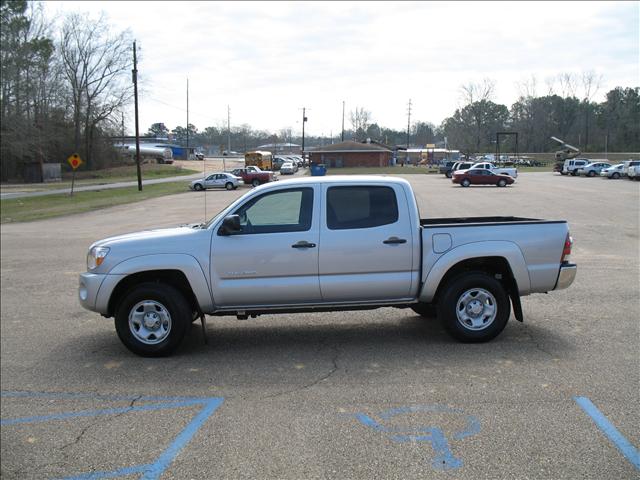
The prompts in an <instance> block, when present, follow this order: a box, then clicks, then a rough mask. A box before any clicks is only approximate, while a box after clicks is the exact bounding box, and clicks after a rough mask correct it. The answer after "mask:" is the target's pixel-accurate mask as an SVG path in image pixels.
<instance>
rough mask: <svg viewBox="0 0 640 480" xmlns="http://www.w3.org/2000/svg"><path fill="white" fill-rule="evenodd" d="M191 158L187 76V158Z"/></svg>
mask: <svg viewBox="0 0 640 480" xmlns="http://www.w3.org/2000/svg"><path fill="white" fill-rule="evenodd" d="M185 160H189V77H187V158H185Z"/></svg>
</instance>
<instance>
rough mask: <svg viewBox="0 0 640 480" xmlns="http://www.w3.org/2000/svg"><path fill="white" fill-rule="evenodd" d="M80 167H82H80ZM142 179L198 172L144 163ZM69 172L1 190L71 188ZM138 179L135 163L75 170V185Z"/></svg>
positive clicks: (8, 185) (5, 185) (5, 187)
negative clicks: (50, 179) (58, 179)
mask: <svg viewBox="0 0 640 480" xmlns="http://www.w3.org/2000/svg"><path fill="white" fill-rule="evenodd" d="M81 168H82V167H81ZM140 170H141V174H142V179H143V180H151V179H156V178H167V177H179V176H183V175H191V174H193V173H200V172H199V171H198V170H191V169H188V168H182V167H180V166H178V165H158V164H155V163H145V164H143V165H141V166H140ZM71 177H72V173H71V172H63V173H62V181H61V182H55V183H32V184H29V185H27V186H25V185H11V184H10V183H9V184H3V185H2V190H3V191H5V192H11V191H20V192H41V191H46V190H57V189H60V188H71ZM137 179H138V172H137V169H136V166H135V165H126V166H122V167H114V168H105V169H103V170H91V171H82V170H80V171H78V172H76V181H75V185H76V186H78V187H81V186H85V185H104V184H106V183H117V182H130V181H134V180H137Z"/></svg>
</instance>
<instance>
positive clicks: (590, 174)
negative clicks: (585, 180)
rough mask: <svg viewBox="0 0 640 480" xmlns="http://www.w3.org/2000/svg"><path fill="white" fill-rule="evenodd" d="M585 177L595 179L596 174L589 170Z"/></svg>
mask: <svg viewBox="0 0 640 480" xmlns="http://www.w3.org/2000/svg"><path fill="white" fill-rule="evenodd" d="M587 175H588V176H590V177H595V175H596V172H595V171H593V170H589V173H587Z"/></svg>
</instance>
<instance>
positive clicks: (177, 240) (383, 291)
mask: <svg viewBox="0 0 640 480" xmlns="http://www.w3.org/2000/svg"><path fill="white" fill-rule="evenodd" d="M571 244H572V240H571V237H570V236H569V230H568V226H567V223H566V222H565V221H545V220H536V219H530V218H519V217H473V218H433V219H421V218H420V214H419V212H418V207H417V203H416V200H415V197H414V194H413V191H412V189H411V186H410V184H409V183H408V182H407V181H406V180H404V179H401V178H392V177H375V176H353V177H351V176H344V177H340V176H335V177H334V176H331V177H309V178H300V179H292V180H284V181H279V182H273V183H268V184H265V185H262V186H259V187H257V188H254V189H252V190H250V191H248V192H247V193H246V194H245V195H243V196H242V197H240V198H239V199H238V200H236V201H235V202H234V203H232V204H231V205H229V206H228V207H227V208H225V209H224V210H223V211H221V212H220V213H219V214H218V215H216V216H215V217H214V218H212V219H211V220H210V221H209V222H207V223H205V224H199V225H191V226H182V227H178V228H170V229H162V230H151V231H144V232H139V233H133V234H128V235H122V236H116V237H112V238H107V239H104V240H100V241H98V242H95V243H94V244H93V245H91V247H90V249H89V253H88V256H87V269H88V271H87V272H86V273H83V274H81V275H80V286H79V298H80V303H81V304H82V306H83V307H85V308H87V309H89V310H92V311H95V312H99V313H101V314H102V315H103V316H105V317H114V318H115V328H116V331H117V333H118V336H119V337H120V339H121V340H122V342H123V343H124V344H125V345H126V347H127V348H129V349H130V350H131V351H133V352H135V353H137V354H139V355H143V356H161V355H168V354H171V353H172V352H173V351H174V350H175V349H176V348H177V347H178V345H179V344H180V343H181V341H182V339H183V337H184V336H185V333H186V331H187V327H188V326H189V324H190V323H191V322H192V321H195V320H197V319H198V318H201V319H202V320H203V321H204V315H205V314H206V315H235V316H237V318H239V319H247V318H248V317H254V316H257V315H262V314H269V313H271V314H278V313H289V312H318V311H336V310H354V309H374V308H379V307H390V306H392V307H399V308H412V309H413V310H414V311H415V312H417V313H418V314H420V315H423V316H427V317H428V316H432V315H433V313H434V311H435V312H436V313H437V317H438V318H439V319H440V321H441V322H442V324H443V325H444V328H445V329H446V330H447V331H448V332H449V333H450V334H451V335H452V336H453V337H455V338H456V339H458V340H461V341H463V342H483V341H487V340H491V339H492V338H494V337H495V336H496V335H498V334H499V333H500V332H501V331H502V330H503V329H504V327H505V325H506V323H507V321H508V319H509V317H510V312H511V306H512V305H513V311H514V315H515V318H516V319H518V320H520V321H522V318H523V314H522V308H521V304H520V297H522V296H525V295H529V294H532V293H537V292H548V291H551V290H558V289H563V288H567V287H568V286H569V285H570V284H571V283H572V282H573V280H574V277H575V274H576V269H577V267H576V265H574V264H571V263H569V256H570V253H571Z"/></svg>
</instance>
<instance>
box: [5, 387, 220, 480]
mask: <svg viewBox="0 0 640 480" xmlns="http://www.w3.org/2000/svg"><path fill="white" fill-rule="evenodd" d="M0 396H1V397H5V398H53V399H67V400H68V399H72V400H75V399H91V400H103V401H125V400H126V401H132V400H136V401H140V402H150V401H153V402H158V401H162V402H163V403H155V404H150V405H139V406H135V407H131V406H129V407H121V408H105V409H97V410H83V411H80V412H62V413H57V414H52V415H40V416H33V417H22V418H9V419H0V425H17V424H25V423H37V422H48V421H53V420H67V419H72V418H81V417H95V416H98V415H114V414H118V413H129V412H145V411H154V410H166V409H174V408H185V407H192V406H200V407H202V408H201V409H200V410H199V411H198V413H197V414H196V416H195V417H194V418H193V419H192V420H191V421H190V422H189V424H188V425H187V426H186V427H185V428H184V429H183V430H182V431H181V432H180V433H179V434H178V436H177V437H175V438H174V440H173V441H172V442H171V444H170V445H169V446H168V447H167V448H166V449H165V450H164V451H163V452H162V453H161V454H160V455H159V456H158V457H157V458H156V459H155V461H154V462H153V463H146V464H142V465H131V466H128V467H123V468H119V469H116V470H112V471H104V472H86V473H81V474H78V475H74V476H71V477H67V478H66V479H65V480H101V479H105V478H116V477H123V476H130V475H136V474H139V475H141V476H140V478H141V479H144V480H157V479H158V478H160V476H161V475H162V474H163V473H164V472H165V470H166V469H167V468H168V467H169V465H171V463H172V462H173V461H174V460H175V459H176V457H177V456H178V454H179V453H180V452H181V451H182V449H183V448H184V447H185V446H186V445H187V444H188V443H189V442H190V441H191V439H192V438H193V436H194V435H195V434H196V432H197V431H198V430H199V429H200V428H201V427H202V425H203V424H204V422H206V421H207V420H208V419H209V417H211V415H213V413H214V412H215V411H216V410H217V409H218V407H219V406H220V405H222V403H223V402H224V398H222V397H204V398H203V397H200V398H198V397H143V396H130V395H127V396H115V395H94V394H85V393H47V392H0Z"/></svg>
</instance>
